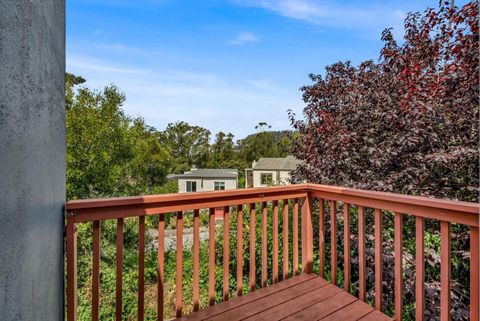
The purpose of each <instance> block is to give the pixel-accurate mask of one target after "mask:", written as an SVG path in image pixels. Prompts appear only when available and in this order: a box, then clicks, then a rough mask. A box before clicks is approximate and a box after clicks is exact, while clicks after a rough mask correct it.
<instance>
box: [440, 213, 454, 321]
mask: <svg viewBox="0 0 480 321" xmlns="http://www.w3.org/2000/svg"><path fill="white" fill-rule="evenodd" d="M451 277H452V276H451V269H450V222H446V221H441V222H440V320H442V321H448V320H450V278H451Z"/></svg>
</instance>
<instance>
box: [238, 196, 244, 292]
mask: <svg viewBox="0 0 480 321" xmlns="http://www.w3.org/2000/svg"><path fill="white" fill-rule="evenodd" d="M242 293H243V205H238V206H237V296H241V295H242Z"/></svg>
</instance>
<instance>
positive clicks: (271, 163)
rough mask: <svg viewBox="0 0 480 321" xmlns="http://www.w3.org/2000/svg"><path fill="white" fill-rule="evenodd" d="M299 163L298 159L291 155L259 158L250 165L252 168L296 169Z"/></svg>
mask: <svg viewBox="0 0 480 321" xmlns="http://www.w3.org/2000/svg"><path fill="white" fill-rule="evenodd" d="M300 163H301V161H300V160H298V159H296V158H295V157H293V156H291V155H289V156H287V157H280V158H260V159H259V160H258V162H256V163H255V164H254V165H253V166H252V169H253V170H258V169H263V170H267V169H268V170H280V171H292V170H294V169H296V168H297V166H298V165H299V164H300Z"/></svg>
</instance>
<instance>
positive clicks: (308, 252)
mask: <svg viewBox="0 0 480 321" xmlns="http://www.w3.org/2000/svg"><path fill="white" fill-rule="evenodd" d="M312 209H313V198H312V197H311V196H310V194H308V195H307V197H305V199H304V201H303V204H302V269H303V273H312V272H313V225H312Z"/></svg>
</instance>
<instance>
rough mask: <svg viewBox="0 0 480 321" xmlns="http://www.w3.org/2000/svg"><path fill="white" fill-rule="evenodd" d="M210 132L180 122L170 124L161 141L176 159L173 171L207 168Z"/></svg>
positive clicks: (161, 136)
mask: <svg viewBox="0 0 480 321" xmlns="http://www.w3.org/2000/svg"><path fill="white" fill-rule="evenodd" d="M209 140H210V131H209V130H208V129H205V128H203V127H200V126H192V125H189V124H188V123H186V122H183V121H179V122H176V123H171V124H168V126H167V128H166V129H165V131H164V132H162V134H161V135H160V141H161V143H162V144H163V145H164V146H167V147H168V148H170V149H171V151H172V156H173V158H174V159H175V164H174V167H173V171H174V172H175V173H181V172H183V171H186V170H189V169H190V168H191V167H192V166H197V167H205V166H206V165H207V162H208V157H209V150H210V142H209Z"/></svg>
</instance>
